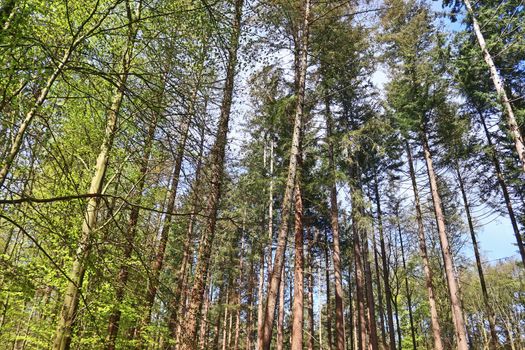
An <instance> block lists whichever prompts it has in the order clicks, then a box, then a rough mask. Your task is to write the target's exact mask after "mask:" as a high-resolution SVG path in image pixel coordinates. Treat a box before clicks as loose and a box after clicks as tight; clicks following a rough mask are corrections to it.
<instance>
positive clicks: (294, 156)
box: [258, 0, 310, 350]
mask: <svg viewBox="0 0 525 350" xmlns="http://www.w3.org/2000/svg"><path fill="white" fill-rule="evenodd" d="M303 8H304V13H303V16H304V17H303V33H302V37H301V44H300V45H301V50H300V51H301V52H300V60H299V65H298V67H297V71H296V76H297V77H298V89H297V93H296V95H297V101H296V108H295V117H294V126H293V134H292V145H291V149H290V162H289V165H288V175H287V180H286V185H285V191H284V196H283V202H282V210H281V227H280V229H279V234H278V239H277V249H276V252H275V260H274V264H273V268H272V272H271V274H270V277H269V281H268V293H267V294H268V295H267V302H266V309H265V312H264V328H263V334H262V336H263V339H259V340H258V350H269V349H270V344H271V340H272V330H273V324H274V318H275V316H274V315H275V305H276V302H277V291H278V289H279V284H280V279H281V270H282V268H283V260H284V252H285V249H286V243H287V235H288V225H289V223H288V221H289V218H290V209H291V201H292V195H293V190H294V187H295V177H296V171H297V162H298V157H299V146H300V140H301V130H302V119H303V113H304V111H303V110H304V95H305V81H306V68H307V54H308V37H309V26H310V24H309V21H310V18H309V17H310V0H304V7H303Z"/></svg>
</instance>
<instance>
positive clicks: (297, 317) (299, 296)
mask: <svg viewBox="0 0 525 350" xmlns="http://www.w3.org/2000/svg"><path fill="white" fill-rule="evenodd" d="M298 177H299V176H298ZM294 226H295V227H294V233H295V235H294V236H295V261H294V288H293V305H292V336H291V349H292V350H302V349H303V318H304V317H303V316H304V315H303V310H304V305H303V303H304V253H303V249H304V235H303V202H302V199H301V185H300V179H296V183H295V220H294Z"/></svg>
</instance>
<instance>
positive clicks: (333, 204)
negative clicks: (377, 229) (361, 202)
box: [325, 97, 346, 350]
mask: <svg viewBox="0 0 525 350" xmlns="http://www.w3.org/2000/svg"><path fill="white" fill-rule="evenodd" d="M325 106H326V107H325V108H326V138H327V144H328V166H329V168H330V175H331V188H330V226H331V229H332V239H333V255H332V262H333V266H334V280H335V349H336V350H344V349H345V343H346V342H345V320H344V311H343V310H344V305H343V293H344V292H343V277H342V275H341V248H340V245H339V241H340V239H339V220H338V214H339V208H338V204H337V184H336V182H337V179H336V166H335V155H334V144H333V139H332V136H333V135H332V134H333V119H332V113H331V112H330V100H329V98H328V97H327V98H326V103H325Z"/></svg>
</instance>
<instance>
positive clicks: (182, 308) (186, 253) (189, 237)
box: [168, 87, 207, 343]
mask: <svg viewBox="0 0 525 350" xmlns="http://www.w3.org/2000/svg"><path fill="white" fill-rule="evenodd" d="M193 97H194V98H195V100H194V101H193V102H192V103H196V98H197V87H196V88H195V91H194V96H193ZM206 106H207V101H205V106H204V110H206ZM192 110H193V113H194V107H193V108H192ZM193 113H192V114H193ZM193 116H195V114H193ZM186 134H187V133H186ZM199 134H200V135H199V153H198V156H197V165H196V167H195V179H194V181H193V184H192V189H191V191H192V194H191V197H192V198H191V201H192V204H191V214H190V218H189V222H188V228H187V230H186V238H185V241H184V248H183V253H182V262H181V264H180V268H179V271H178V274H177V278H176V280H175V284H176V287H175V288H176V289H175V291H174V293H175V295H174V296H173V299H172V301H171V310H170V311H171V313H170V318H169V321H168V327H169V330H170V333H171V336H172V338H175V339H177V340H179V339H180V335H181V334H180V333H181V325H180V323H179V322H178V320H179V319H180V318H181V317H184V315H185V313H186V299H187V298H186V296H187V295H186V293H187V288H188V285H187V284H188V277H189V276H188V275H189V272H190V271H191V261H190V260H191V257H192V250H193V249H192V248H193V238H194V237H193V231H194V227H195V221H196V218H197V214H196V213H198V212H199V211H200V209H201V208H200V205H199V195H198V194H199V191H200V190H201V170H202V162H203V157H204V141H205V125H204V123H202V124H201V125H200V130H199ZM176 343H178V342H176Z"/></svg>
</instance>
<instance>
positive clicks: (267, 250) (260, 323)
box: [257, 139, 274, 348]
mask: <svg viewBox="0 0 525 350" xmlns="http://www.w3.org/2000/svg"><path fill="white" fill-rule="evenodd" d="M273 152H274V141H273V139H271V140H270V186H269V189H268V192H269V199H268V244H267V246H265V247H263V248H262V252H261V268H260V270H259V292H258V295H257V300H258V303H257V339H258V343H257V344H258V346H259V345H260V344H259V342H262V339H263V330H264V302H263V295H264V291H263V289H264V260H265V259H264V258H265V255H267V257H268V269H267V270H268V273H270V270H271V268H272V242H273V166H274V160H273V158H274V155H273ZM261 346H262V345H261ZM258 348H260V347H258Z"/></svg>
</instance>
